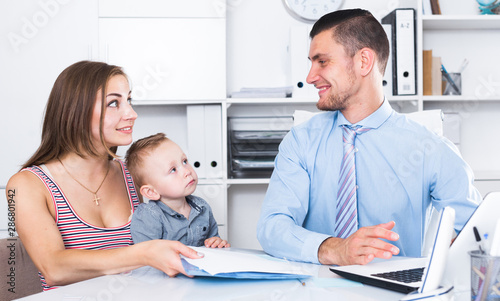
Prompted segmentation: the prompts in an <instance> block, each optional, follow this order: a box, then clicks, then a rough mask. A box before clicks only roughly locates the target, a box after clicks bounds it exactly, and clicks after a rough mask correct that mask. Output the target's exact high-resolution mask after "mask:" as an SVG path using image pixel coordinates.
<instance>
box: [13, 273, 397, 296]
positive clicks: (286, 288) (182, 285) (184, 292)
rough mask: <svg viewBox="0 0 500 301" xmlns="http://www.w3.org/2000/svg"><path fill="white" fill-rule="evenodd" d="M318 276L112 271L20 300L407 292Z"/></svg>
mask: <svg viewBox="0 0 500 301" xmlns="http://www.w3.org/2000/svg"><path fill="white" fill-rule="evenodd" d="M310 266H313V267H314V268H315V269H316V270H317V277H314V278H310V279H308V280H306V281H305V283H306V284H305V286H302V284H301V283H300V282H299V281H298V280H238V279H223V278H208V277H207V278H204V277H197V278H193V279H190V278H187V277H185V276H178V277H175V278H168V277H161V276H160V277H155V278H146V277H135V276H134V273H132V274H131V275H111V276H103V277H98V278H94V279H90V280H86V281H82V282H79V283H75V284H71V285H67V286H64V287H60V288H58V289H54V290H51V291H48V292H43V293H38V294H35V295H31V296H28V297H25V298H21V299H19V300H23V301H29V300H37V301H40V300H47V301H49V300H50V301H54V300H61V301H101V300H106V301H111V300H120V301H127V300H131V301H132V300H133V301H137V300H148V301H149V300H190V301H191V300H203V301H206V300H207V301H208V300H217V301H220V300H234V301H259V300H273V301H284V300H300V301H307V300H384V301H391V300H399V298H401V297H402V296H404V295H403V294H400V293H395V292H392V291H388V290H384V289H379V288H376V287H371V286H354V287H331V286H329V284H328V281H329V280H328V279H327V278H340V277H338V276H336V275H335V274H333V273H332V272H330V270H329V269H328V267H327V266H318V265H310Z"/></svg>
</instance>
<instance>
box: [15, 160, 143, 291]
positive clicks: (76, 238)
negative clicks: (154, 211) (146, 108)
mask: <svg viewBox="0 0 500 301" xmlns="http://www.w3.org/2000/svg"><path fill="white" fill-rule="evenodd" d="M116 161H118V162H119V163H120V165H121V167H122V172H123V177H124V179H125V182H126V185H127V191H128V197H129V200H130V205H131V208H132V213H133V212H134V211H135V208H136V207H137V206H138V205H139V198H138V196H137V191H136V189H135V186H134V181H133V180H132V176H131V175H130V173H129V171H128V170H127V167H126V166H125V164H124V163H123V162H122V161H120V160H116ZM25 170H28V171H30V172H32V173H34V174H35V175H36V176H38V178H40V180H42V182H43V183H44V184H45V187H47V189H48V191H49V192H50V195H51V196H52V201H53V202H54V208H56V209H55V212H56V218H55V221H56V224H57V227H58V228H59V232H60V233H61V237H62V239H63V242H64V246H65V247H66V249H88V250H105V249H114V248H121V247H126V246H129V245H131V244H133V242H132V235H131V234H130V221H129V222H127V224H125V225H123V226H121V227H116V228H100V227H96V226H93V225H91V224H89V223H87V222H85V221H84V220H83V219H82V218H81V217H79V216H78V214H77V213H76V212H75V211H74V210H73V208H72V207H71V204H70V203H69V202H68V201H67V200H66V197H65V195H64V193H63V192H62V190H61V189H60V188H59V186H58V185H57V184H56V182H55V181H54V180H52V178H51V177H50V175H48V174H47V173H46V172H45V171H43V170H42V168H40V167H38V166H32V167H28V168H26V169H25ZM38 275H39V276H40V281H41V282H42V288H43V290H44V291H47V290H50V289H53V288H56V286H48V285H47V283H46V281H45V278H44V277H43V275H42V274H41V273H40V272H38Z"/></svg>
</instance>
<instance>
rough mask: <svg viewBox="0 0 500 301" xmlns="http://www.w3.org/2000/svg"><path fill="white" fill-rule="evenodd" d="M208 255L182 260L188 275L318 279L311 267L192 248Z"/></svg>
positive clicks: (253, 253)
mask: <svg viewBox="0 0 500 301" xmlns="http://www.w3.org/2000/svg"><path fill="white" fill-rule="evenodd" d="M191 248H192V249H194V250H196V251H197V252H199V253H203V254H205V256H204V257H203V258H200V259H190V258H186V257H182V261H183V266H184V269H185V270H186V273H187V274H189V275H192V276H211V277H224V278H240V279H302V278H309V277H312V276H313V275H314V272H315V271H313V270H312V268H314V266H312V267H311V265H307V264H303V263H300V262H294V261H287V260H284V259H279V258H276V257H272V256H269V255H267V254H265V253H263V252H259V251H252V250H241V249H231V248H228V249H212V248H205V247H191Z"/></svg>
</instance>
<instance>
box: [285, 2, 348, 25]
mask: <svg viewBox="0 0 500 301" xmlns="http://www.w3.org/2000/svg"><path fill="white" fill-rule="evenodd" d="M343 2H344V0H283V4H284V5H285V7H286V9H287V11H288V12H289V13H290V14H291V15H292V16H293V17H294V18H296V19H298V20H300V21H306V22H314V21H316V20H318V19H319V18H320V17H321V16H323V15H324V14H327V13H329V12H332V11H335V10H337V9H339V8H340V7H341V6H342V3H343Z"/></svg>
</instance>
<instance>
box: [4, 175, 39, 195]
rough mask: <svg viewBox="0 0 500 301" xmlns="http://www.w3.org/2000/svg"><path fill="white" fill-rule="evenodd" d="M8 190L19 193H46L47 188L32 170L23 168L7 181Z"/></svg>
mask: <svg viewBox="0 0 500 301" xmlns="http://www.w3.org/2000/svg"><path fill="white" fill-rule="evenodd" d="M6 191H7V192H9V191H10V192H16V194H17V195H21V194H20V193H21V192H24V193H22V195H44V194H43V193H42V194H40V192H45V191H46V188H45V185H44V184H43V183H42V181H41V180H40V179H39V178H38V177H37V176H36V175H35V174H33V173H32V172H30V171H28V170H21V171H19V172H17V173H15V174H14V175H13V176H12V177H11V178H10V179H9V181H8V182H7V186H6Z"/></svg>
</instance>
